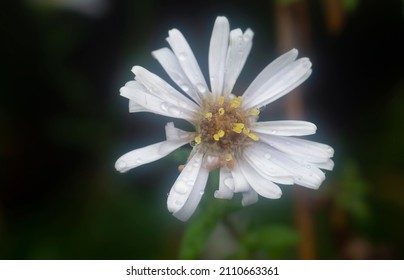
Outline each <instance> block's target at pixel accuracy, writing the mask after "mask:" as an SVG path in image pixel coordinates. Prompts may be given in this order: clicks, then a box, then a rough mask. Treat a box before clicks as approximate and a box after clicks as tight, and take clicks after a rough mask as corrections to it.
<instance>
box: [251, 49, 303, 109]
mask: <svg viewBox="0 0 404 280" xmlns="http://www.w3.org/2000/svg"><path fill="white" fill-rule="evenodd" d="M298 53H299V52H298V50H297V49H291V50H290V51H288V52H287V53H284V54H283V55H281V56H279V57H278V58H277V59H275V60H274V61H272V62H271V63H270V64H268V66H267V67H265V68H264V69H263V70H262V71H261V73H260V74H259V75H258V76H257V77H256V78H255V79H254V81H253V82H252V83H251V85H250V86H249V87H248V88H247V90H246V91H245V93H244V94H243V98H244V99H248V98H250V96H251V95H254V93H255V92H256V91H257V90H258V89H259V88H261V87H262V85H264V84H265V83H266V82H267V80H268V78H269V77H272V76H274V75H276V74H277V73H278V72H279V71H280V70H282V69H283V68H284V67H285V66H287V65H289V64H290V63H292V62H293V61H295V60H296V58H297V55H298ZM244 102H246V100H244Z"/></svg>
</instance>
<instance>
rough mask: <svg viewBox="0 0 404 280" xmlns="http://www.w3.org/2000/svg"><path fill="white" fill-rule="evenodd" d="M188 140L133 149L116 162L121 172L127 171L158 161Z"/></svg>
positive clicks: (165, 142)
mask: <svg viewBox="0 0 404 280" xmlns="http://www.w3.org/2000/svg"><path fill="white" fill-rule="evenodd" d="M186 143H187V141H186V140H175V141H162V142H159V143H156V144H152V145H149V146H146V147H143V148H140V149H136V150H133V151H131V152H129V153H126V154H124V155H123V156H121V157H120V158H119V159H118V160H117V161H116V163H115V168H116V170H118V171H119V172H126V171H128V170H130V169H132V168H135V167H138V166H140V165H143V164H146V163H149V162H152V161H156V160H158V159H160V158H162V157H165V156H166V155H168V154H169V153H171V152H172V151H174V150H176V149H178V148H179V147H181V146H182V145H184V144H186Z"/></svg>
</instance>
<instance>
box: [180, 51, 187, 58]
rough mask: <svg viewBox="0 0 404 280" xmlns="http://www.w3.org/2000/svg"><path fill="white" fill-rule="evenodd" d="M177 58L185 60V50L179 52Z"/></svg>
mask: <svg viewBox="0 0 404 280" xmlns="http://www.w3.org/2000/svg"><path fill="white" fill-rule="evenodd" d="M178 58H179V59H180V60H185V59H187V54H186V53H185V52H180V53H179V54H178Z"/></svg>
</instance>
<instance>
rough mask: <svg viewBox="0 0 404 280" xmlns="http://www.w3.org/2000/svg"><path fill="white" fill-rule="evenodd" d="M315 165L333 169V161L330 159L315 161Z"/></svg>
mask: <svg viewBox="0 0 404 280" xmlns="http://www.w3.org/2000/svg"><path fill="white" fill-rule="evenodd" d="M316 166H317V167H318V168H321V169H325V170H333V168H334V161H333V160H332V159H329V160H327V161H325V162H320V163H316Z"/></svg>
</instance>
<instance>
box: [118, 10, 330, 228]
mask: <svg viewBox="0 0 404 280" xmlns="http://www.w3.org/2000/svg"><path fill="white" fill-rule="evenodd" d="M253 35H254V33H253V32H252V31H251V30H250V29H247V30H246V31H245V32H242V31H241V30H240V29H234V30H231V31H230V29H229V22H228V20H227V18H225V17H218V18H217V19H216V22H215V25H214V28H213V32H212V37H211V40H210V47H209V78H210V89H209V87H208V85H207V83H206V81H205V78H204V76H203V74H202V72H201V70H200V68H199V66H198V63H197V61H196V59H195V56H194V54H193V52H192V50H191V48H190V47H189V45H188V43H187V41H186V40H185V38H184V37H183V35H182V34H181V32H180V31H178V30H177V29H172V30H170V31H169V36H168V38H167V41H168V43H169V45H170V47H171V49H169V48H162V49H159V50H156V51H154V52H153V53H152V54H153V56H154V57H155V58H156V59H157V60H158V61H159V62H160V64H161V65H162V66H163V68H164V69H165V71H166V72H167V73H168V75H169V76H170V78H171V79H172V80H173V81H174V82H175V83H176V85H177V86H178V87H179V88H180V89H181V90H182V91H183V92H185V93H186V94H187V95H188V96H185V95H183V94H182V93H180V92H179V91H178V90H177V89H175V88H174V87H172V86H171V85H169V84H168V83H167V82H165V81H164V80H162V79H161V78H160V77H158V76H156V75H155V74H153V73H151V72H149V71H147V70H146V69H144V68H142V67H140V66H135V67H133V69H132V72H133V73H134V74H135V80H133V81H130V82H128V83H127V84H126V85H125V86H124V87H122V88H121V89H120V93H121V95H122V96H124V97H126V98H128V99H129V111H130V112H141V111H147V112H152V113H156V114H160V115H164V116H168V117H173V118H179V119H184V120H186V121H188V122H190V123H191V124H193V125H194V127H195V132H186V131H183V130H180V129H178V128H175V127H174V124H173V123H168V124H167V126H166V138H167V140H165V141H162V142H159V143H156V144H153V145H150V146H147V147H144V148H141V149H136V150H134V151H131V152H129V153H127V154H125V155H123V156H122V157H120V158H119V159H118V160H117V162H116V164H115V167H116V169H117V170H118V171H120V172H126V171H128V170H130V169H132V168H135V167H137V166H139V165H142V164H145V163H149V162H152V161H155V160H158V159H160V158H162V157H164V156H166V155H168V154H169V153H171V152H172V151H174V150H176V149H177V148H179V147H181V146H182V145H185V144H187V143H190V144H191V146H193V149H192V152H191V155H190V157H189V159H188V162H187V163H186V165H185V166H184V167H183V170H182V171H181V173H180V175H179V177H178V179H177V180H176V182H175V183H174V185H173V187H172V188H171V191H170V193H169V195H168V200H167V207H168V210H169V211H170V212H172V213H173V215H174V216H175V217H177V218H178V219H180V220H183V221H185V220H187V219H188V218H189V217H190V216H191V215H192V214H193V212H194V211H195V209H196V207H197V206H198V204H199V201H200V199H201V197H202V195H203V193H204V189H205V186H206V182H207V179H208V175H209V172H210V171H211V170H213V169H216V168H220V182H219V189H218V190H217V191H216V192H215V197H216V198H222V199H231V198H232V197H233V194H234V193H237V192H240V193H242V204H243V205H248V204H252V203H255V202H256V201H257V200H258V194H259V195H261V196H264V197H267V198H272V199H275V198H279V197H280V196H281V194H282V191H281V189H280V188H279V187H278V185H277V184H285V185H292V184H298V185H301V186H304V187H307V188H312V189H317V188H318V187H319V186H320V184H321V183H322V182H323V181H324V179H325V175H324V173H323V172H322V171H321V170H320V168H321V169H328V170H331V169H332V168H333V165H334V163H333V161H332V160H331V159H330V158H331V157H332V156H333V154H334V150H333V149H332V148H331V147H330V146H328V145H325V144H320V143H316V142H312V141H308V140H302V139H299V138H295V137H292V136H303V135H309V134H314V133H315V131H316V126H315V125H314V124H312V123H309V122H305V121H292V120H291V121H265V122H257V119H258V115H259V113H260V111H259V108H261V107H263V106H265V105H267V104H269V103H271V102H273V101H275V100H276V99H278V98H280V97H282V96H283V95H285V94H287V93H288V92H290V91H291V90H292V89H294V88H295V87H297V86H298V85H300V84H301V83H302V82H303V81H305V80H306V79H307V78H308V77H309V76H310V74H311V62H310V60H309V59H308V58H300V59H296V58H297V54H298V52H297V50H296V49H292V50H291V51H289V52H287V53H285V54H283V55H282V56H280V57H279V58H277V59H276V60H275V61H273V62H272V63H271V64H269V65H268V66H267V67H266V68H265V69H264V70H263V71H262V72H261V73H260V74H259V75H258V77H257V78H256V79H255V80H254V81H253V82H252V83H251V85H250V86H249V87H248V88H247V90H246V91H245V92H244V94H243V95H242V96H238V97H237V96H235V95H234V94H233V86H234V84H235V82H236V80H237V77H238V76H239V74H240V72H241V69H242V68H243V66H244V63H245V61H246V59H247V56H248V54H249V52H250V50H251V47H252V38H253Z"/></svg>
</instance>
